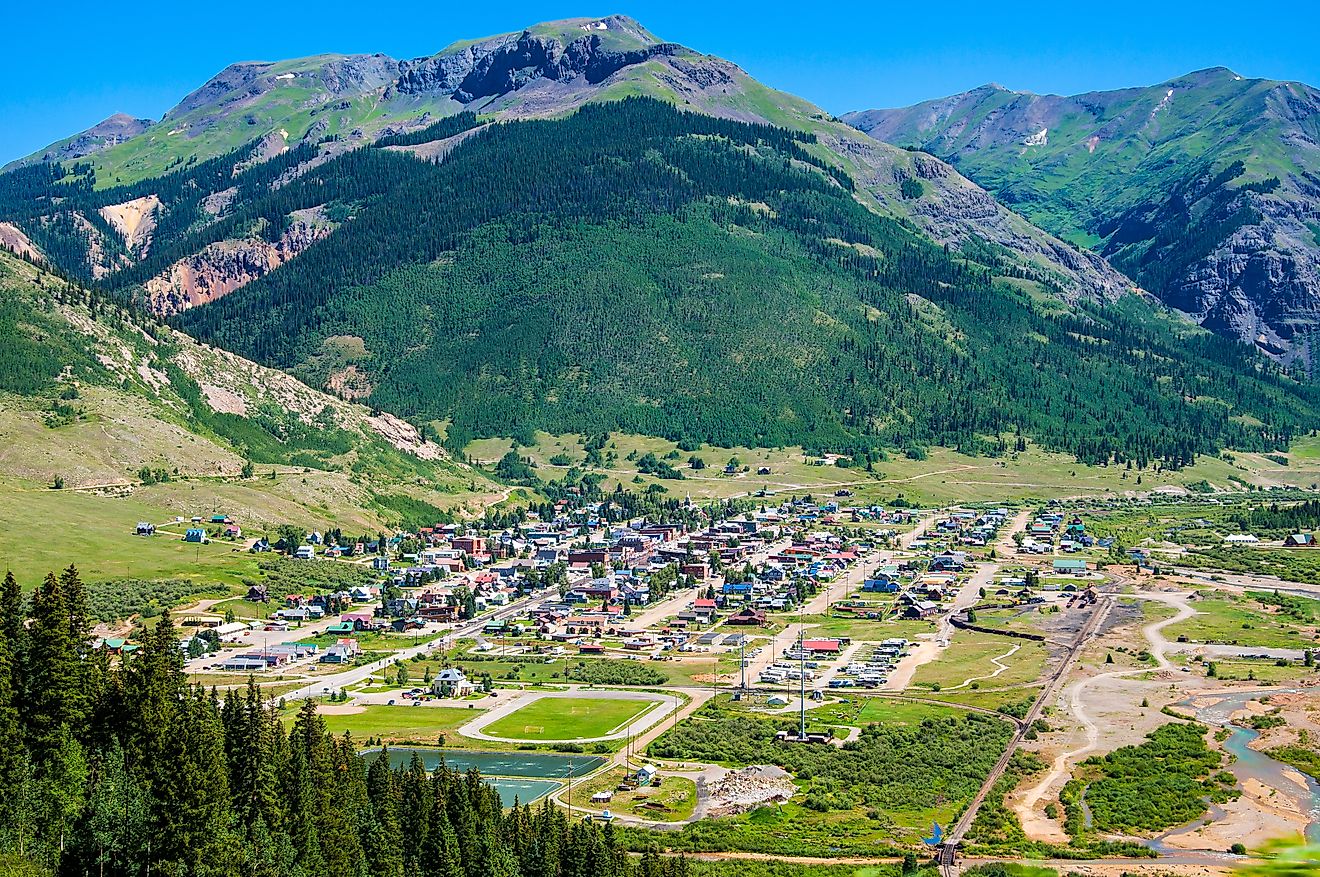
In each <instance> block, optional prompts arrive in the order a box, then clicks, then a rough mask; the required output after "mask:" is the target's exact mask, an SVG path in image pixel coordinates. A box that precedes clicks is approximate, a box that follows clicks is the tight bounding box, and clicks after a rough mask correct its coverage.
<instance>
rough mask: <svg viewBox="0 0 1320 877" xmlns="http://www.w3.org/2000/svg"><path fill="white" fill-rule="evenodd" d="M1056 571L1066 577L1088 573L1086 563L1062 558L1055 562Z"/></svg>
mask: <svg viewBox="0 0 1320 877" xmlns="http://www.w3.org/2000/svg"><path fill="white" fill-rule="evenodd" d="M1054 571H1055V572H1056V573H1062V574H1065V575H1074V574H1076V573H1084V572H1086V561H1084V560H1073V559H1071V558H1067V557H1060V558H1057V559H1055V561H1054Z"/></svg>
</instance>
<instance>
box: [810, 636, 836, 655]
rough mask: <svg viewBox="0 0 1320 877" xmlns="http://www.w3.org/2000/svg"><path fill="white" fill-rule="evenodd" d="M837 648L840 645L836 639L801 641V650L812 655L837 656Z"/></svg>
mask: <svg viewBox="0 0 1320 877" xmlns="http://www.w3.org/2000/svg"><path fill="white" fill-rule="evenodd" d="M839 648H840V645H839V641H838V640H837V639H807V640H803V641H802V650H803V651H805V652H807V653H809V654H813V655H837V654H838V653H839Z"/></svg>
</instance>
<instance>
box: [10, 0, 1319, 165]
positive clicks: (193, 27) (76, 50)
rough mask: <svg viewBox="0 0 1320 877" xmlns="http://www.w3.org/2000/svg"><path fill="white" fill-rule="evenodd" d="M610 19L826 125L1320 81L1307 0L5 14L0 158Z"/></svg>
mask: <svg viewBox="0 0 1320 877" xmlns="http://www.w3.org/2000/svg"><path fill="white" fill-rule="evenodd" d="M465 6H468V7H469V8H464V7H465ZM613 12H622V13H625V14H628V15H632V16H633V17H635V18H637V19H638V20H640V21H641V22H642V23H643V24H645V25H646V26H647V27H649V28H650V29H651V30H652V31H653V32H655V33H656V34H657V35H658V36H660V37H662V38H663V39H667V40H672V41H674V42H679V43H683V44H685V45H688V46H690V47H692V48H694V49H698V50H700V51H703V52H708V53H710V54H714V55H719V56H722V57H724V58H728V59H729V60H731V61H734V62H736V63H738V64H739V65H741V66H742V67H743V68H744V69H746V70H747V71H748V72H749V73H751V74H752V75H753V76H756V77H757V78H759V79H761V80H762V81H764V82H765V83H767V84H769V85H772V86H774V87H776V88H780V89H783V90H785V91H790V92H793V93H795V94H799V95H801V96H803V97H805V98H807V99H809V100H811V101H813V102H815V103H817V104H819V105H821V106H822V107H824V108H825V109H827V110H829V111H831V112H834V113H842V112H846V111H848V110H852V109H866V108H869V107H885V106H901V105H904V104H909V103H913V102H916V101H919V100H923V99H925V98H929V97H938V96H941V95H945V94H952V93H954V92H958V91H963V90H965V89H968V88H972V87H975V86H977V85H981V84H983V83H986V82H998V83H1001V84H1003V85H1005V86H1008V87H1009V88H1015V89H1021V90H1027V91H1041V92H1057V93H1062V94H1071V93H1076V92H1079V91H1088V90H1093V89H1105V88H1115V87H1121V86H1126V85H1145V84H1151V83H1155V82H1159V81H1162V80H1164V79H1168V78H1171V77H1173V76H1176V75H1178V74H1181V73H1186V72H1188V71H1191V70H1196V69H1200V68H1203V67H1211V66H1216V65H1223V66H1226V67H1231V68H1233V69H1234V70H1236V71H1237V72H1238V73H1241V74H1242V75H1244V76H1253V77H1255V76H1259V77H1268V78H1274V79H1298V80H1302V81H1306V82H1310V83H1311V84H1313V85H1318V86H1320V50H1317V48H1316V45H1315V40H1316V37H1317V34H1320V3H1317V2H1316V0H1310V2H1296V0H1279V2H1272V3H1264V4H1243V3H1231V4H1230V3H1224V2H1218V0H1207V2H1199V3H1194V2H1184V0H1164V2H1152V0H1147V2H1142V3H1134V2H1129V0H1113V2H1108V3H1096V2H1091V3H1078V2H1069V0H1056V2H1050V3H1038V2H1022V3H1013V2H1009V3H989V2H985V0H982V2H976V3H969V2H962V0H944V2H929V0H927V2H921V0H908V2H904V3H891V2H887V0H873V2H869V3H852V2H845V3H820V2H815V3H811V2H801V0H799V2H794V3H785V2H774V0H766V2H762V3H756V4H752V3H718V2H704V3H691V2H668V3H665V2H642V0H575V2H560V0H545V2H535V3H529V2H519V0H507V2H503V3H499V4H484V3H473V4H462V3H444V2H416V0H414V2H408V0H402V2H400V0H394V2H384V3H381V2H363V0H356V2H351V3H350V2H339V0H315V2H307V0H275V2H258V3H253V2H247V3H223V2H210V3H188V2H183V3H180V2H177V0H176V2H171V3H164V2H158V0H135V2H129V3H106V2H97V3H88V2H84V0H73V2H71V3H62V4H54V5H42V4H29V3H16V4H14V6H13V8H11V9H9V10H7V11H6V13H5V25H6V36H7V38H6V40H5V41H4V42H5V45H4V48H3V50H0V163H3V162H4V161H8V160H9V159H12V158H16V157H18V156H21V155H25V154H27V153H29V152H32V151H33V150H36V149H39V148H40V147H42V146H44V145H45V144H47V143H49V142H50V141H52V140H56V139H58V138H60V137H63V136H66V135H68V134H71V133H74V132H75V131H79V130H81V129H83V128H86V127H88V126H89V125H92V124H94V123H95V122H97V121H100V120H101V119H103V118H104V117H106V116H108V115H110V114H111V113H113V112H126V113H130V114H133V115H138V116H146V117H153V118H155V117H159V116H160V115H161V114H162V113H163V112H165V111H166V110H167V109H169V108H170V106H172V105H173V104H174V103H175V102H176V101H178V99H179V98H181V97H182V96H183V95H184V94H186V93H187V92H189V91H191V90H192V89H194V88H196V87H197V86H199V85H201V84H202V83H203V82H204V81H205V80H206V79H207V78H209V77H210V76H211V75H213V74H214V73H215V72H217V71H218V70H220V69H221V68H222V67H224V66H225V65H226V64H229V63H231V62H234V61H246V60H278V59H281V58H291V57H298V56H301V55H310V54H316V53H320V52H384V53H386V54H388V55H393V56H395V57H416V56H419V55H426V54H431V53H433V52H435V51H437V50H439V49H441V48H443V47H444V46H445V45H447V44H448V43H450V42H453V41H454V40H457V39H463V38H469V37H475V36H482V35H487V34H492V33H500V32H504V31H510V30H517V29H519V28H521V27H524V26H526V25H528V24H532V23H535V22H538V21H548V20H552V19H557V18H568V17H573V16H581V15H590V16H595V15H606V14H609V13H613ZM16 36H17V37H18V38H15V37H16Z"/></svg>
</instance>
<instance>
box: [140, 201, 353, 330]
mask: <svg viewBox="0 0 1320 877" xmlns="http://www.w3.org/2000/svg"><path fill="white" fill-rule="evenodd" d="M331 229H332V226H330V225H328V224H324V223H315V222H308V221H294V222H293V223H292V224H290V226H289V228H288V229H287V230H286V231H285V232H284V233H283V234H282V235H280V238H279V240H278V241H275V242H274V243H271V242H270V241H266V240H262V239H260V238H251V239H245V240H230V241H220V242H219V243H214V244H211V245H209V246H207V247H206V248H204V249H203V250H202V251H201V252H199V253H196V254H194V255H192V256H189V257H187V258H186V259H181V260H179V261H178V262H175V263H174V264H173V265H171V266H170V267H169V269H168V270H167V271H165V272H163V273H161V274H159V275H157V276H156V277H153V278H152V279H151V280H148V281H147V282H146V284H145V285H144V287H145V290H146V295H147V306H148V308H149V309H150V310H151V311H152V313H155V314H158V315H160V316H166V317H167V316H172V315H174V314H177V313H180V312H182V311H185V310H187V309H188V308H192V307H196V306H198V305H203V304H206V303H207V302H211V301H215V300H216V299H218V298H220V297H222V296H225V295H228V294H229V293H231V292H233V291H234V290H235V289H239V288H240V287H243V286H246V285H247V284H249V283H251V282H252V281H254V280H256V279H258V278H261V277H264V276H266V275H267V274H269V273H270V272H271V271H274V270H275V269H276V268H278V267H280V266H281V265H283V264H284V263H285V262H287V261H289V260H290V259H292V258H293V257H294V256H297V255H298V254H299V253H301V252H302V251H303V250H306V249H307V248H308V247H310V246H311V245H312V244H314V243H316V241H318V240H320V239H321V238H323V237H325V236H326V235H328V234H329V233H330V231H331Z"/></svg>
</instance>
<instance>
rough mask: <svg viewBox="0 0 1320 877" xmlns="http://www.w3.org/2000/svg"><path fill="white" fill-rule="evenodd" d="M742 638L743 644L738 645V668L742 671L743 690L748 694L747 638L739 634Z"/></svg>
mask: <svg viewBox="0 0 1320 877" xmlns="http://www.w3.org/2000/svg"><path fill="white" fill-rule="evenodd" d="M738 635H739V636H741V637H742V642H740V643H739V644H738V666H739V667H740V668H741V669H742V690H743V694H746V693H747V637H746V636H745V635H744V634H741V633H740V634H738Z"/></svg>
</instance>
